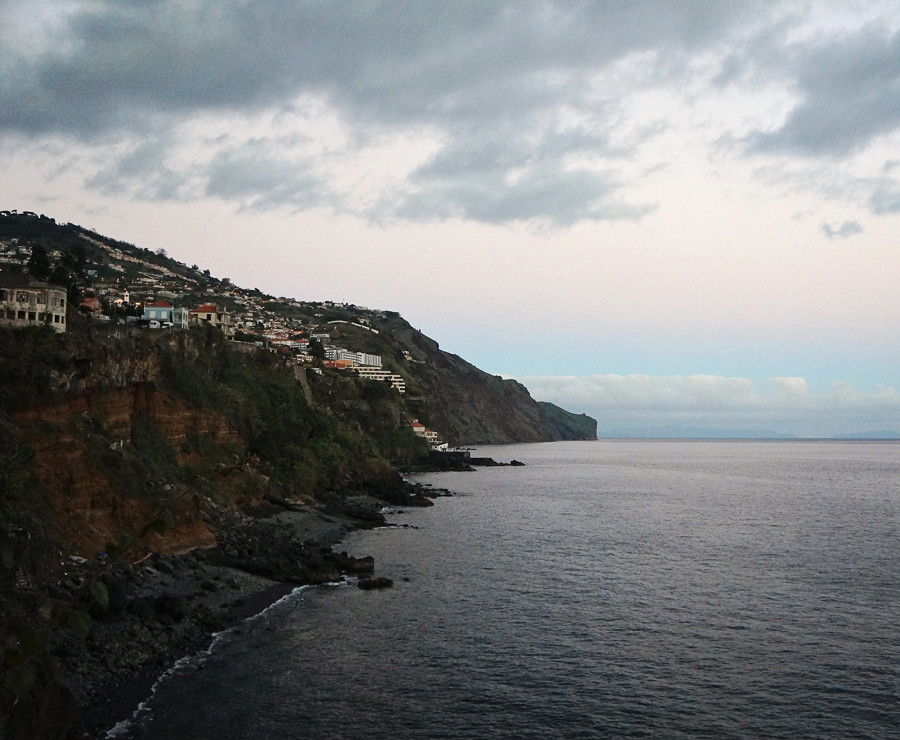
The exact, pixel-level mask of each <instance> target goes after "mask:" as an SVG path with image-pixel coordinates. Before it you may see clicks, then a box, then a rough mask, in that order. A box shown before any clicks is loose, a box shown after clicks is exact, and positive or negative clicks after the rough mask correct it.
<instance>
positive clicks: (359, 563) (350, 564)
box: [332, 552, 375, 573]
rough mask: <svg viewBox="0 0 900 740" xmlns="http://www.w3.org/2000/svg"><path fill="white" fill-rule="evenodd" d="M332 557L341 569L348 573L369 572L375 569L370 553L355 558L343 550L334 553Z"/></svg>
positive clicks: (373, 559)
mask: <svg viewBox="0 0 900 740" xmlns="http://www.w3.org/2000/svg"><path fill="white" fill-rule="evenodd" d="M332 558H333V559H334V561H335V563H336V564H337V566H338V567H339V568H340V569H341V570H343V571H346V572H348V573H371V572H372V571H373V570H375V558H373V557H372V556H371V555H366V556H365V557H362V558H355V557H353V556H351V555H348V554H347V553H345V552H341V553H334V554H333V555H332Z"/></svg>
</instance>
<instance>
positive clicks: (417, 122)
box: [0, 0, 900, 435]
mask: <svg viewBox="0 0 900 740" xmlns="http://www.w3.org/2000/svg"><path fill="white" fill-rule="evenodd" d="M0 165H2V170H3V176H2V178H0V207H2V208H16V209H18V210H33V211H36V212H38V213H46V214H47V215H48V216H52V217H54V218H56V219H57V220H58V221H63V222H66V221H71V222H74V223H77V224H80V225H83V226H87V227H90V228H94V229H96V230H97V231H99V232H101V233H103V234H106V235H109V236H112V237H115V238H119V239H122V240H125V241H128V242H131V243H134V244H137V245H138V246H141V247H147V248H150V249H153V250H157V249H165V250H166V252H167V253H168V254H169V255H170V256H172V257H175V258H176V259H179V260H181V261H183V262H185V263H187V264H188V265H190V264H194V263H196V264H198V265H200V266H201V267H204V268H208V269H210V271H211V272H212V274H213V275H216V276H217V277H229V278H231V279H232V280H233V281H234V282H236V283H237V284H239V285H243V286H245V287H257V288H259V289H261V290H263V291H265V292H269V293H273V294H275V295H284V296H292V297H296V298H300V299H330V300H335V301H347V302H351V303H356V304H359V305H365V306H369V307H372V308H385V309H392V310H398V311H400V312H401V313H402V314H403V315H404V316H405V317H406V318H407V319H409V320H410V322H411V323H412V324H413V325H414V326H416V327H417V328H420V329H422V330H423V331H424V332H425V333H426V334H428V335H430V336H432V337H434V338H435V339H437V340H438V341H439V342H440V343H441V346H442V347H443V348H444V349H447V350H449V351H452V352H455V353H457V354H460V355H461V356H463V357H465V358H466V359H468V360H470V361H472V362H474V363H475V364H476V365H478V366H479V367H481V368H482V369H484V370H487V371H489V372H492V373H496V374H502V375H507V376H511V377H516V378H519V379H521V380H522V381H523V382H524V383H525V384H526V385H528V386H529V388H531V390H532V392H533V395H535V396H536V397H537V398H541V399H546V400H552V401H554V402H557V403H559V404H561V405H563V406H565V407H566V408H570V409H572V410H575V411H585V412H587V413H589V414H591V415H593V416H596V417H597V418H598V420H599V421H600V432H601V434H604V433H617V432H625V433H628V432H629V431H635V430H638V431H646V430H652V429H663V428H665V429H675V430H676V431H677V430H678V429H688V428H690V429H698V428H703V429H720V430H726V431H727V430H765V431H776V432H786V433H794V434H801V435H830V434H834V433H852V432H860V431H871V430H883V429H894V430H900V399H898V397H897V394H896V392H895V390H894V389H895V388H898V387H900V341H898V340H900V337H898V334H900V290H898V282H900V228H898V227H900V4H898V3H897V2H896V0H890V1H887V2H877V0H866V1H865V2H852V1H848V0H835V1H834V2H831V1H830V0H816V1H815V2H813V1H810V2H793V1H789V2H777V1H776V0H764V1H762V2H754V1H753V0H741V1H740V2H725V1H723V0H681V1H677V2H676V1H671V2H665V0H652V1H649V0H648V1H646V2H641V1H640V0H621V1H619V2H612V1H610V2H575V1H574V0H568V1H566V2H529V1H528V0H515V1H514V2H489V1H488V0H478V1H476V2H455V1H453V0H439V1H435V2H427V1H426V0H411V1H410V2H385V3H377V2H365V1H364V0H354V1H353V2H333V1H329V2H290V1H288V0H277V1H276V0H246V1H240V2H238V1H236V0H235V1H232V0H209V1H208V2H207V1H200V0H105V1H104V0H91V1H90V2H89V1H87V0H2V3H0Z"/></svg>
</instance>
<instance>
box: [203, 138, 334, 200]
mask: <svg viewBox="0 0 900 740" xmlns="http://www.w3.org/2000/svg"><path fill="white" fill-rule="evenodd" d="M312 168H313V163H312V162H309V161H291V160H287V159H285V158H283V157H280V156H278V154H277V152H276V151H273V150H272V148H271V147H270V146H269V145H268V143H267V142H265V141H250V142H248V143H247V144H245V145H243V146H241V147H240V148H237V149H234V150H230V151H226V152H221V153H220V154H218V155H217V156H216V157H215V159H214V160H213V161H212V163H211V164H210V166H209V169H208V176H209V180H208V184H207V187H206V195H209V196H213V197H216V198H222V199H223V200H233V201H237V202H239V203H240V204H241V205H242V206H243V207H245V208H254V209H257V210H267V209H269V208H275V207H277V206H292V207H294V208H298V209H303V208H312V207H316V206H321V205H333V204H331V203H328V198H327V193H328V189H327V188H326V187H325V183H324V182H323V181H322V179H321V178H320V177H318V176H317V175H315V174H314V173H313V172H312Z"/></svg>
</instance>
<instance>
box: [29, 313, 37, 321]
mask: <svg viewBox="0 0 900 740" xmlns="http://www.w3.org/2000/svg"><path fill="white" fill-rule="evenodd" d="M28 320H29V321H37V313H36V312H35V311H29V312H28Z"/></svg>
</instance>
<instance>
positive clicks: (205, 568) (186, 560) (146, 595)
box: [54, 486, 441, 740]
mask: <svg viewBox="0 0 900 740" xmlns="http://www.w3.org/2000/svg"><path fill="white" fill-rule="evenodd" d="M410 488H411V489H413V490H416V492H415V493H414V494H413V493H412V492H411V495H410V496H409V497H408V498H407V501H406V503H405V504H403V505H407V506H409V505H429V504H430V503H431V501H430V499H431V498H432V497H434V496H437V495H441V494H439V493H435V494H432V493H431V492H430V491H429V492H427V493H424V494H423V493H422V492H421V489H417V488H416V487H415V486H410ZM424 501H427V502H428V503H424ZM390 505H397V504H396V502H393V501H386V500H383V499H377V498H374V497H371V496H356V497H352V498H351V499H347V500H346V501H345V505H344V506H342V507H340V509H339V510H338V511H334V510H329V509H328V508H326V507H315V506H307V507H292V508H290V509H282V508H280V507H278V509H277V510H272V511H269V512H265V514H266V515H265V516H257V517H252V518H250V517H245V518H244V519H243V520H242V521H240V522H237V523H233V524H231V525H230V526H229V527H227V528H225V529H223V530H221V531H220V535H221V539H220V543H219V544H218V545H217V546H216V547H215V548H212V549H209V550H202V549H194V550H191V551H189V552H185V553H182V554H179V555H175V556H171V557H163V556H160V555H157V554H153V555H151V556H150V557H148V558H147V559H146V560H144V561H142V562H140V563H139V564H134V563H117V564H115V565H113V566H111V567H110V568H109V570H107V571H105V572H104V573H103V574H102V575H101V578H102V579H103V581H104V583H106V585H107V588H108V589H109V591H110V605H109V608H108V609H107V611H106V612H105V613H104V614H97V615H95V618H94V622H93V625H92V627H91V631H90V634H89V636H88V638H87V639H86V640H85V641H84V642H83V643H79V641H78V640H77V638H75V637H74V636H73V635H71V634H65V633H60V634H58V635H57V639H56V642H57V644H56V645H55V646H54V648H55V650H54V653H55V654H56V655H57V656H58V659H59V662H60V678H61V680H62V683H63V684H64V685H67V686H68V687H70V688H71V690H72V691H73V692H74V697H73V699H74V700H75V701H77V712H76V715H75V717H74V720H75V723H74V726H73V728H72V729H71V730H70V732H69V734H68V736H67V737H69V738H83V739H85V740H86V739H87V738H92V739H93V738H105V737H107V736H108V735H107V733H109V732H111V731H112V729H113V728H114V727H116V726H117V725H119V724H123V723H125V722H127V721H129V720H131V719H132V718H133V716H134V714H135V712H136V711H137V710H138V708H139V705H140V704H141V703H142V702H144V701H146V700H147V699H148V698H149V697H150V695H151V692H152V689H153V686H154V685H155V684H156V682H157V681H158V680H160V678H161V677H162V676H163V675H164V674H165V673H166V672H167V671H169V670H171V669H172V668H173V667H174V666H175V664H176V663H177V662H178V661H179V660H183V659H185V658H189V657H190V656H194V655H199V654H201V653H203V652H204V651H206V650H208V649H210V647H211V646H212V645H213V643H214V640H215V637H216V635H217V634H219V633H221V632H224V631H227V630H233V629H240V626H241V625H242V624H243V623H244V622H245V621H246V620H248V619H252V618H254V617H255V616H257V615H259V614H260V613H261V612H263V611H264V610H266V609H267V608H269V607H270V606H272V605H273V604H275V603H276V602H277V601H278V600H279V599H282V598H283V597H285V596H287V595H289V594H291V593H292V592H293V591H294V590H295V589H297V588H298V587H302V586H312V585H325V584H328V583H335V582H339V581H342V580H344V579H345V576H347V575H361V574H368V573H371V571H372V570H373V568H374V561H373V559H372V558H369V557H362V558H354V557H351V556H349V555H347V554H346V553H345V552H338V551H336V550H337V548H336V546H337V545H338V544H339V543H340V542H341V541H342V540H343V539H344V537H345V536H346V535H347V534H348V533H350V532H352V531H356V530H359V529H367V528H372V527H375V526H386V525H387V522H386V521H385V519H384V517H383V515H382V514H381V513H380V511H381V509H382V508H383V507H386V506H390ZM348 512H352V513H348ZM129 736H130V734H129V733H128V732H123V733H122V734H118V735H116V737H123V738H124V737H129Z"/></svg>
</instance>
